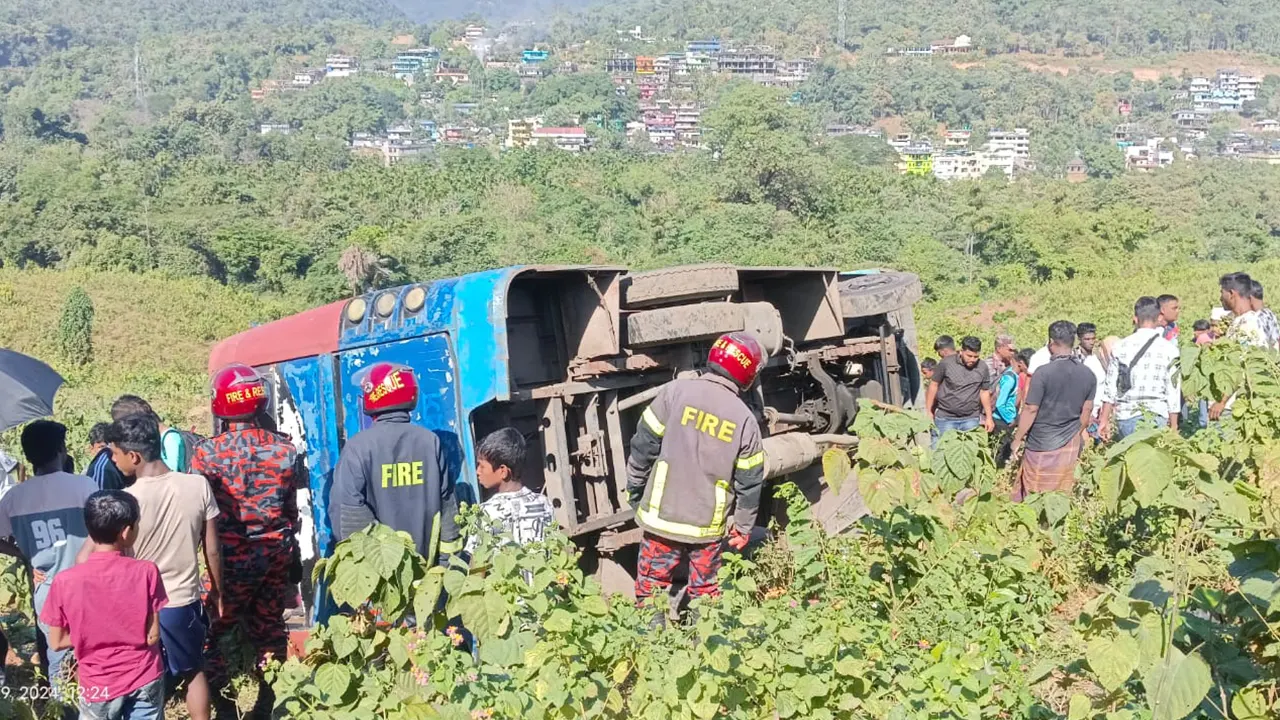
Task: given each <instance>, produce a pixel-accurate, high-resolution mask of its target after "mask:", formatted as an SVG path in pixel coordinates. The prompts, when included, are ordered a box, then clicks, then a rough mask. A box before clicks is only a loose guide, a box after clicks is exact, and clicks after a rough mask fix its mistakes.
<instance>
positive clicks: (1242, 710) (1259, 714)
mask: <svg viewBox="0 0 1280 720" xmlns="http://www.w3.org/2000/svg"><path fill="white" fill-rule="evenodd" d="M1231 714H1232V715H1233V716H1234V717H1235V720H1266V718H1273V717H1275V716H1274V715H1272V714H1271V708H1270V706H1268V704H1267V698H1266V696H1265V695H1263V694H1262V691H1261V690H1260V689H1258V688H1256V687H1247V688H1244V689H1243V690H1241V691H1239V692H1237V693H1236V694H1235V697H1233V698H1231Z"/></svg>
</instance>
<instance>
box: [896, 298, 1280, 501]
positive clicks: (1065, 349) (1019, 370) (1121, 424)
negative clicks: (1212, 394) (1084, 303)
mask: <svg viewBox="0 0 1280 720" xmlns="http://www.w3.org/2000/svg"><path fill="white" fill-rule="evenodd" d="M1219 289H1220V297H1219V301H1220V304H1221V308H1220V309H1219V310H1215V311H1214V313H1213V317H1212V318H1211V319H1199V320H1196V321H1195V322H1194V323H1193V324H1192V325H1191V329H1192V336H1191V339H1190V340H1189V342H1192V343H1194V344H1195V345H1197V346H1203V345H1207V344H1210V343H1212V342H1214V341H1215V340H1217V339H1219V337H1227V338H1231V339H1234V340H1236V341H1238V342H1240V343H1242V344H1245V345H1250V346H1254V347H1259V348H1266V349H1270V350H1280V321H1278V320H1277V317H1276V315H1275V313H1274V312H1272V311H1271V309H1270V308H1268V307H1267V306H1266V303H1265V300H1264V292H1263V287H1262V284H1261V283H1260V282H1258V281H1257V280H1254V279H1253V278H1251V277H1250V276H1249V275H1248V274H1246V273H1230V274H1228V275H1224V276H1223V277H1222V278H1221V279H1220V282H1219ZM1181 312H1182V306H1181V302H1180V300H1179V299H1178V297H1177V296H1174V295H1169V294H1165V295H1160V296H1146V297H1141V298H1138V299H1137V301H1136V302H1135V303H1134V307H1133V317H1132V320H1133V331H1132V332H1131V333H1130V334H1128V335H1127V336H1125V337H1123V338H1122V337H1116V336H1108V337H1106V338H1105V339H1102V340H1099V337H1098V327H1097V325H1095V324H1094V323H1092V322H1081V323H1079V324H1073V323H1071V322H1069V321H1066V320H1060V321H1057V322H1055V323H1053V324H1052V325H1050V326H1049V333H1048V338H1047V341H1046V342H1045V344H1044V345H1041V346H1037V347H1035V348H1023V349H1021V350H1019V349H1017V348H1016V346H1015V345H1014V340H1013V337H1012V336H1010V335H1005V334H1000V335H997V336H996V338H995V351H994V352H993V353H992V354H991V355H990V356H989V357H987V358H986V359H985V361H984V362H975V359H976V357H977V356H978V351H979V350H980V349H981V341H980V340H979V339H978V338H976V337H966V338H964V339H963V340H962V341H961V343H960V347H961V349H960V352H959V353H957V352H956V349H955V348H956V344H955V340H954V339H953V338H952V337H951V336H950V335H943V336H941V337H939V338H938V340H937V342H935V343H934V350H935V351H936V352H937V354H938V358H939V359H938V360H934V359H932V358H929V359H926V360H925V361H923V363H922V364H921V367H922V370H923V372H922V376H923V377H924V378H925V380H926V381H927V382H928V383H929V388H928V392H927V393H926V395H925V407H924V410H925V412H926V414H928V415H929V416H930V418H932V419H933V421H934V433H933V442H934V446H935V447H937V445H938V441H939V439H940V438H941V436H942V435H944V434H945V433H947V432H968V431H971V430H974V429H976V428H978V427H979V426H982V427H983V428H984V429H986V431H987V432H988V433H992V434H993V437H992V440H991V442H992V447H993V448H994V452H995V459H996V463H997V466H999V467H1004V466H1005V465H1006V464H1007V463H1009V462H1013V461H1017V462H1018V463H1019V470H1018V473H1017V477H1016V480H1015V483H1014V497H1015V498H1017V499H1021V498H1022V497H1024V496H1025V495H1026V494H1027V493H1031V492H1046V491H1050V490H1055V489H1057V490H1066V489H1069V488H1070V487H1071V485H1072V483H1073V482H1074V473H1075V468H1076V465H1077V464H1078V463H1077V461H1078V458H1079V456H1080V453H1081V452H1082V450H1083V448H1084V447H1085V445H1086V444H1087V443H1088V442H1090V441H1092V442H1103V443H1105V442H1110V441H1112V440H1115V439H1121V438H1125V437H1127V436H1129V435H1132V434H1133V433H1134V432H1136V431H1137V430H1138V429H1139V428H1140V427H1143V426H1147V427H1156V428H1175V429H1176V428H1178V424H1179V421H1180V420H1181V419H1182V418H1185V417H1186V415H1187V402H1186V400H1185V399H1184V397H1183V394H1182V387H1181V378H1180V368H1179V357H1180V351H1179V343H1180V342H1184V340H1183V339H1182V336H1181V331H1180V326H1179V324H1178V323H1179V318H1180V316H1181ZM1215 323H1220V325H1221V327H1222V328H1225V329H1222V330H1219V331H1215ZM1234 399H1235V398H1234V397H1223V398H1219V399H1218V400H1217V401H1216V402H1214V403H1209V402H1207V401H1201V402H1200V403H1199V412H1198V415H1199V422H1200V424H1201V425H1202V426H1206V425H1208V424H1209V423H1210V422H1214V421H1217V420H1219V419H1221V418H1222V417H1225V416H1227V415H1229V414H1230V412H1231V406H1232V404H1233V402H1234ZM1192 407H1194V406H1192Z"/></svg>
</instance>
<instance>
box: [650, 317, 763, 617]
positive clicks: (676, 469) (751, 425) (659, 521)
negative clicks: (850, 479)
mask: <svg viewBox="0 0 1280 720" xmlns="http://www.w3.org/2000/svg"><path fill="white" fill-rule="evenodd" d="M764 360H765V354H764V350H763V348H762V347H761V345H760V343H759V342H758V341H757V340H756V339H755V338H754V337H752V336H751V335H750V334H747V333H740V332H739V333H730V334H728V335H724V336H722V337H721V338H720V339H718V340H716V342H715V344H714V345H712V347H711V353H710V354H709V356H708V357H707V367H708V372H705V373H703V374H702V375H701V376H700V377H697V378H691V379H682V380H675V381H672V382H671V383H669V384H668V385H667V386H666V387H664V388H663V389H662V392H661V393H659V395H658V397H657V398H655V399H654V401H653V403H652V404H651V405H650V406H649V407H648V408H646V409H645V411H644V414H643V416H642V417H641V421H640V423H639V426H638V427H637V428H636V433H635V435H634V436H633V437H632V439H631V454H630V457H628V458H627V491H628V493H629V495H630V497H631V505H632V507H634V508H635V510H636V523H637V524H638V525H639V526H640V527H641V529H643V530H644V541H643V543H642V544H641V547H640V565H639V573H638V576H637V578H636V600H637V601H638V602H644V600H645V599H646V598H649V597H651V596H653V595H655V594H658V593H662V594H663V596H665V595H666V594H667V593H668V592H669V590H670V588H671V580H672V576H673V574H674V573H675V570H676V569H677V568H678V567H679V566H680V565H681V564H683V563H688V565H689V584H688V595H689V597H690V598H697V597H707V596H709V597H715V596H717V595H719V594H720V586H719V582H718V579H717V575H718V573H719V571H720V559H721V551H722V546H723V541H724V539H725V534H726V531H727V532H728V540H729V546H730V547H732V548H734V549H736V550H741V549H742V548H744V547H746V545H747V539H748V538H749V537H750V535H751V528H752V527H754V526H755V523H756V512H757V510H758V509H759V507H760V491H761V489H762V488H763V486H764V451H763V450H762V449H761V444H760V425H759V423H757V422H756V418H755V416H754V415H753V414H752V413H751V410H750V409H749V408H748V407H747V405H746V403H745V402H743V401H742V398H741V397H740V395H741V394H742V393H744V392H746V391H747V390H748V389H749V388H751V386H752V385H753V384H754V383H755V381H756V377H757V376H758V375H759V372H760V366H761V364H762V363H763V362H764ZM731 518H732V519H731Z"/></svg>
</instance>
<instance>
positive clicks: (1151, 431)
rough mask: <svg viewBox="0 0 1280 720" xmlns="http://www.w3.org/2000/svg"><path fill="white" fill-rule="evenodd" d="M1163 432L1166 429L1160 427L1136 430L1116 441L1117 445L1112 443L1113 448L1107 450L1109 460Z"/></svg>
mask: <svg viewBox="0 0 1280 720" xmlns="http://www.w3.org/2000/svg"><path fill="white" fill-rule="evenodd" d="M1163 434H1164V431H1163V430H1161V429H1160V428H1142V429H1141V430H1138V431H1136V432H1134V433H1133V434H1132V435H1130V436H1129V437H1127V438H1124V439H1123V440H1120V441H1118V442H1116V444H1115V445H1112V446H1111V448H1110V449H1109V450H1107V462H1108V463H1110V462H1111V461H1112V460H1115V459H1116V458H1118V457H1120V456H1121V455H1124V454H1125V453H1127V452H1128V451H1129V448H1131V447H1133V446H1134V445H1137V444H1138V443H1145V442H1146V441H1148V440H1150V439H1152V438H1154V437H1159V436H1160V435H1163Z"/></svg>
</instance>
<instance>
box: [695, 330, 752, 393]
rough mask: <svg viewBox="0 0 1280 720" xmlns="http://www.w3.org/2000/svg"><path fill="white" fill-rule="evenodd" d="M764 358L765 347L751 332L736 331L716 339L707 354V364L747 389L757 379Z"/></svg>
mask: <svg viewBox="0 0 1280 720" xmlns="http://www.w3.org/2000/svg"><path fill="white" fill-rule="evenodd" d="M764 359H765V355H764V348H763V347H761V345H760V341H759V340H756V339H755V337H754V336H752V335H751V334H750V333H745V332H735V333H729V334H728V335H721V336H720V338H719V339H718V340H716V342H715V344H714V345H712V346H711V352H710V353H709V354H708V355H707V365H708V366H709V367H710V368H711V369H712V370H713V371H715V372H717V373H720V374H721V375H724V376H725V377H728V378H729V379H731V380H733V381H734V382H736V383H738V387H740V388H742V389H743V390H746V389H747V388H749V387H751V384H752V383H754V382H755V381H756V376H757V375H759V374H760V366H761V365H762V364H764Z"/></svg>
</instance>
